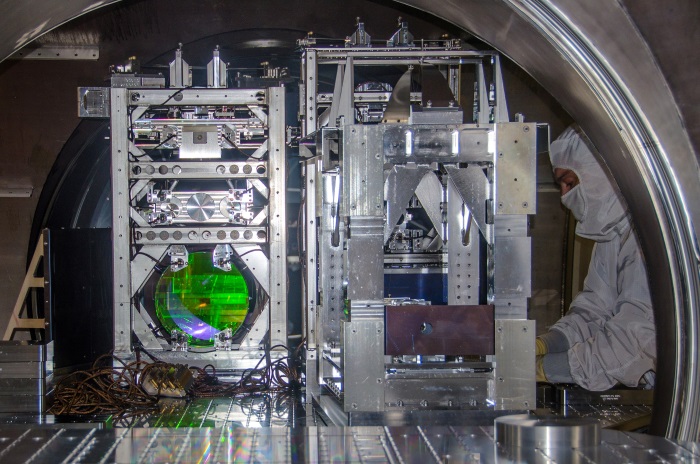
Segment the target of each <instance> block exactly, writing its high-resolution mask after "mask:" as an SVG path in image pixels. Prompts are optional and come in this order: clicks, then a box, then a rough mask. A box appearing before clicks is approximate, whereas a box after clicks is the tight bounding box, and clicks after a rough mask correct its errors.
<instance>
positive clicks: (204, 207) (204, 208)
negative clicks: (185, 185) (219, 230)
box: [186, 192, 216, 222]
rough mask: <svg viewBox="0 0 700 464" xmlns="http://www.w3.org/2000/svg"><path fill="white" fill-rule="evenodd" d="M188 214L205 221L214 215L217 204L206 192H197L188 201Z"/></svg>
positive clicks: (196, 219) (197, 219)
mask: <svg viewBox="0 0 700 464" xmlns="http://www.w3.org/2000/svg"><path fill="white" fill-rule="evenodd" d="M186 209H187V214H188V215H189V216H190V217H191V218H192V219H194V220H195V221H199V222H204V221H206V220H208V219H209V218H210V217H212V216H213V215H214V212H215V211H216V204H215V203H214V200H212V198H211V196H209V195H207V194H206V193H201V192H199V193H195V194H194V195H192V196H191V197H190V199H189V200H188V201H187V207H186Z"/></svg>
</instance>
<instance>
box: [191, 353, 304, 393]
mask: <svg viewBox="0 0 700 464" xmlns="http://www.w3.org/2000/svg"><path fill="white" fill-rule="evenodd" d="M300 347H301V345H300ZM275 348H285V349H287V347H286V346H284V345H275V346H273V347H272V348H270V350H273V349H275ZM270 350H266V351H265V357H263V358H261V359H260V361H258V364H257V365H256V366H255V367H254V368H253V369H247V370H245V371H244V372H243V375H242V376H241V379H240V380H239V381H238V382H233V383H228V382H221V381H220V380H219V378H218V377H217V375H216V369H215V368H214V366H211V365H209V366H206V367H205V368H203V369H202V368H199V367H190V369H192V370H194V371H195V372H196V374H195V380H194V385H193V386H192V389H191V390H190V394H191V395H192V396H194V397H197V398H214V397H232V396H238V395H248V394H255V393H267V392H282V391H292V390H294V389H296V388H297V387H298V386H299V385H300V383H301V372H300V369H299V366H298V360H297V359H296V358H297V357H298V354H299V349H297V350H295V352H294V353H293V357H289V356H285V357H284V358H280V359H277V360H275V361H271V360H270ZM263 361H266V363H265V365H264V366H262V367H261V364H262V362H263Z"/></svg>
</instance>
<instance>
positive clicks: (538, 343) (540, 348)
mask: <svg viewBox="0 0 700 464" xmlns="http://www.w3.org/2000/svg"><path fill="white" fill-rule="evenodd" d="M547 352H548V350H547V344H546V343H545V342H544V340H542V339H541V338H540V337H537V338H536V339H535V355H536V356H542V355H545V354H547Z"/></svg>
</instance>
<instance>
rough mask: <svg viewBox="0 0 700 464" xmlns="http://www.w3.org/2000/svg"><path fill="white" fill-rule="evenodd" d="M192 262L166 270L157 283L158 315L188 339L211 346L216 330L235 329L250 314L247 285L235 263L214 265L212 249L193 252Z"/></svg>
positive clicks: (156, 300) (171, 329) (166, 325)
mask: <svg viewBox="0 0 700 464" xmlns="http://www.w3.org/2000/svg"><path fill="white" fill-rule="evenodd" d="M188 262H189V266H187V267H186V268H184V269H182V270H180V271H178V272H172V270H171V269H170V268H168V270H167V271H165V272H164V273H163V275H162V276H161V278H160V280H159V281H158V285H157V286H156V294H155V306H156V315H157V316H158V319H159V320H160V322H161V324H163V327H164V328H165V329H166V330H167V331H168V332H171V331H173V330H178V331H180V332H183V333H185V334H187V335H188V336H189V343H190V344H192V345H197V346H212V345H213V344H214V334H215V333H217V332H220V331H222V330H224V329H227V328H231V330H232V331H233V332H234V333H235V332H236V330H238V328H239V327H240V326H241V324H243V321H244V320H245V317H246V315H247V314H248V305H249V300H248V286H247V285H246V282H245V279H244V278H243V276H242V275H241V273H240V272H239V271H238V269H236V268H235V267H233V266H232V269H231V271H229V272H226V271H223V270H221V269H218V268H216V267H214V266H213V264H212V258H211V253H208V252H197V253H190V255H189V259H188Z"/></svg>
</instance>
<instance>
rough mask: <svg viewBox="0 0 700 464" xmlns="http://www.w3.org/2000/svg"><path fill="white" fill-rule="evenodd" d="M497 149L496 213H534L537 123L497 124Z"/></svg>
mask: <svg viewBox="0 0 700 464" xmlns="http://www.w3.org/2000/svg"><path fill="white" fill-rule="evenodd" d="M496 150H497V155H496V189H495V191H496V214H535V213H536V198H537V184H536V182H535V177H536V174H537V172H536V167H537V166H536V165H537V124H535V123H522V124H517V123H503V124H498V125H497V126H496Z"/></svg>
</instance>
